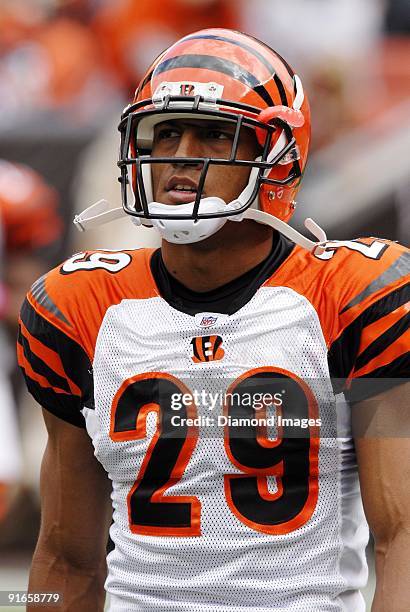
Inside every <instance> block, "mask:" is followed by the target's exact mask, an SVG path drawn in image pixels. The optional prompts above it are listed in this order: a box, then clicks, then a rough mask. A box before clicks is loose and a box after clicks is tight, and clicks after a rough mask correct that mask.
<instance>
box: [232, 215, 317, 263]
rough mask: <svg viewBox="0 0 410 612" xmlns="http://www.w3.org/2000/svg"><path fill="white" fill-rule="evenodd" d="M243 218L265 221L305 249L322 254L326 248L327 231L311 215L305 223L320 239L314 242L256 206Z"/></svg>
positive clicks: (264, 222) (259, 221)
mask: <svg viewBox="0 0 410 612" xmlns="http://www.w3.org/2000/svg"><path fill="white" fill-rule="evenodd" d="M243 218H244V219H252V220H253V221H256V222H257V223H263V224H264V225H269V226H270V227H273V228H274V229H275V230H277V231H278V232H280V233H281V234H283V235H284V236H286V238H289V240H292V242H294V243H295V244H298V245H299V246H301V247H303V248H304V249H307V250H308V251H310V252H311V253H313V254H317V255H321V254H322V253H323V251H324V250H325V246H326V242H327V236H326V233H325V231H324V230H323V229H322V228H321V227H320V226H319V225H318V224H317V223H315V221H313V219H311V218H310V217H309V218H308V219H305V222H304V225H305V227H306V229H307V230H309V232H310V233H311V234H313V235H314V236H315V237H316V238H317V239H318V242H313V240H309V238H306V236H303V234H301V233H300V232H298V231H297V230H295V229H294V228H293V227H291V226H290V225H288V224H287V223H285V222H284V221H281V220H280V219H278V218H277V217H274V216H273V215H268V213H265V212H263V211H261V210H257V209H255V208H248V209H247V210H246V211H245V212H244V214H243ZM234 219H235V218H234V217H232V219H231V220H232V221H233V220H234Z"/></svg>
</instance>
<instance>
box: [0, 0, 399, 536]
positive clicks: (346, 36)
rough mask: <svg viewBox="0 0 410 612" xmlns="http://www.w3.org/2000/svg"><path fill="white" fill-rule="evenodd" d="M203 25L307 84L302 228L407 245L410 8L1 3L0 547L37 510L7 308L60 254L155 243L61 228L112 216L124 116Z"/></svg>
mask: <svg viewBox="0 0 410 612" xmlns="http://www.w3.org/2000/svg"><path fill="white" fill-rule="evenodd" d="M206 27H229V28H233V29H238V30H243V31H246V32H247V33H249V34H252V35H255V36H257V37H259V38H261V39H262V40H264V41H265V42H267V43H268V44H270V45H271V46H272V47H273V48H275V49H276V50H278V51H279V52H280V53H281V54H282V55H283V56H284V57H286V58H287V59H288V60H289V62H290V63H291V64H292V65H293V66H294V67H295V68H296V70H297V72H298V73H299V74H301V76H302V77H303V82H304V84H305V87H306V89H307V91H308V92H309V96H310V100H311V104H312V117H313V156H312V169H311V170H310V171H309V172H308V173H307V176H306V188H305V191H303V190H302V194H304V195H301V200H303V201H304V204H303V213H302V214H303V217H306V216H310V214H312V211H313V212H314V214H315V216H317V217H318V219H319V220H320V221H322V218H321V211H322V210H323V214H324V216H325V226H327V229H330V230H332V231H333V232H334V231H335V229H338V230H339V231H340V233H339V234H338V235H334V234H333V235H332V237H335V238H344V237H346V236H343V235H341V234H343V232H344V231H345V230H344V228H348V229H349V232H351V230H352V228H353V229H354V230H355V232H356V230H357V232H359V231H361V230H362V231H366V232H367V234H368V235H369V233H370V234H372V233H377V231H378V230H379V229H381V233H382V234H383V237H390V238H394V239H398V238H400V239H401V240H402V241H404V242H406V241H407V242H408V240H409V233H408V232H409V231H410V230H409V228H410V223H409V217H410V213H409V207H408V196H409V193H410V184H409V179H408V176H409V166H410V162H409V160H408V155H407V156H406V154H405V151H406V147H407V151H408V145H409V142H410V119H409V113H408V111H409V107H410V61H409V60H410V37H409V32H410V3H409V1H408V0H326V1H324V0H116V1H115V2H112V1H110V0H2V1H1V3H0V136H1V137H0V157H1V158H3V159H2V160H1V161H0V253H1V260H0V262H1V264H0V279H1V280H0V353H1V356H0V363H1V366H2V367H1V369H0V402H1V403H0V406H1V414H2V417H1V418H2V427H1V428H0V548H1V546H2V545H3V544H4V542H10V529H9V525H13V516H14V513H15V512H16V507H17V506H18V505H21V503H20V504H19V503H18V500H21V499H27V498H28V496H30V495H31V496H32V498H33V499H34V501H33V506H34V508H35V507H36V504H37V498H36V495H37V493H36V492H37V488H36V487H37V485H36V483H37V480H38V470H39V457H41V454H42V450H43V447H44V442H45V434H44V428H43V426H42V423H41V419H40V416H39V415H40V410H39V409H38V408H34V407H33V406H32V404H31V403H30V400H28V398H27V397H26V396H25V395H24V393H23V392H22V390H21V389H20V388H19V378H18V376H17V375H14V376H13V371H14V369H15V360H14V349H13V347H12V345H13V342H14V336H15V333H16V331H15V330H16V321H17V314H18V309H19V305H20V303H21V301H22V299H23V297H24V294H25V292H26V291H27V289H28V287H29V286H30V284H31V282H32V281H34V280H35V279H36V278H37V277H38V276H40V275H41V274H43V273H44V272H45V271H46V270H47V269H48V268H50V267H51V266H53V265H55V264H56V263H57V261H58V260H59V259H61V258H62V257H63V256H64V255H67V254H68V253H69V252H70V251H71V252H72V251H78V250H81V249H83V248H98V247H105V248H127V247H130V246H141V245H143V244H148V243H149V244H153V242H154V240H155V238H154V234H153V232H151V231H150V230H147V229H146V230H145V232H144V230H143V229H142V230H141V231H140V230H136V228H135V227H134V226H133V225H132V224H131V223H128V220H127V219H125V220H123V221H118V222H116V225H112V226H108V227H107V229H104V228H101V229H100V230H98V231H95V232H90V234H89V235H85V236H82V235H77V236H75V235H74V234H73V233H72V232H71V229H70V228H71V224H70V222H69V221H70V218H72V216H73V214H74V213H75V212H78V211H80V210H82V209H83V208H86V207H87V206H89V205H90V204H92V203H93V202H94V201H96V200H98V199H100V198H102V197H105V198H107V199H109V200H110V201H113V204H117V202H118V189H119V188H118V183H117V181H116V176H117V171H116V155H117V147H118V144H117V133H116V123H118V119H119V116H120V112H121V109H122V108H123V107H124V106H125V105H126V104H127V103H128V102H129V100H130V99H131V97H132V93H133V91H134V90H135V89H136V87H137V84H138V82H139V78H140V77H141V75H142V73H143V72H144V71H145V69H146V67H147V66H148V65H149V64H150V63H151V61H152V60H153V59H154V58H155V57H156V56H157V55H158V54H159V53H160V52H161V51H162V50H163V49H164V48H166V47H167V46H168V45H169V44H171V43H172V42H173V41H175V40H176V39H178V38H179V37H181V36H183V35H185V34H188V33H190V32H192V31H195V30H199V29H202V28H206ZM406 117H407V119H406ZM301 208H302V207H301ZM316 209H317V210H318V214H317V215H316ZM356 212H357V215H356V214H355V213H356ZM372 215H373V216H372ZM355 222H356V223H357V225H356V226H355V225H354V223H355ZM138 232H140V233H138ZM379 233H380V232H379ZM350 237H353V236H352V235H350ZM33 415H35V416H33ZM16 500H17V501H16ZM15 524H16V521H15V520H14V525H15ZM5 526H6V527H5ZM34 531H35V528H34ZM16 538H17V539H18V536H16Z"/></svg>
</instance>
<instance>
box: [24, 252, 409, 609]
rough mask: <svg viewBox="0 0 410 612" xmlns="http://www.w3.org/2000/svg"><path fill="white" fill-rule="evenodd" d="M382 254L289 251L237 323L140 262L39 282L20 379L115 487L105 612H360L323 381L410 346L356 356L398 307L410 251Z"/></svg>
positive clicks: (357, 543) (77, 260)
mask: <svg viewBox="0 0 410 612" xmlns="http://www.w3.org/2000/svg"><path fill="white" fill-rule="evenodd" d="M380 244H382V246H383V257H380V258H379V259H377V260H376V259H370V263H369V262H366V263H367V265H366V275H365V276H364V275H363V269H362V267H361V266H362V264H363V262H362V260H361V257H362V258H363V255H362V253H359V252H357V250H356V251H355V250H352V249H350V248H349V247H348V246H346V245H344V246H343V248H341V249H340V251H339V252H337V253H336V251H335V257H334V258H333V257H331V258H329V259H328V260H319V259H317V258H314V257H313V256H312V255H310V254H309V253H307V252H305V251H304V250H303V249H299V248H298V247H296V248H295V249H293V251H292V253H291V254H290V255H289V257H288V258H287V259H286V261H285V262H284V263H283V264H282V266H281V267H280V268H279V269H277V270H275V272H274V273H273V275H272V276H271V277H269V278H268V280H267V281H266V282H264V283H263V285H262V286H260V287H259V288H258V289H257V290H256V292H255V293H254V295H253V296H252V297H251V298H250V299H249V301H247V303H245V304H244V305H242V307H241V308H239V309H238V310H237V311H236V312H234V313H232V314H229V315H228V314H226V313H218V312H216V313H215V312H202V313H197V314H195V315H192V314H187V313H186V312H183V311H181V310H178V309H176V308H175V307H173V306H171V305H170V304H169V303H168V302H167V301H166V300H165V299H164V298H163V297H162V296H161V295H160V294H159V291H158V287H157V286H156V284H155V280H154V278H153V276H152V274H151V271H150V267H149V261H150V257H151V256H152V252H151V251H146V250H139V251H128V252H124V253H118V252H115V253H113V252H94V253H83V254H77V255H76V256H74V257H72V258H71V259H70V260H68V262H65V264H63V265H62V266H60V267H58V268H56V269H55V270H54V271H53V272H51V273H50V274H49V275H47V276H46V277H43V278H42V279H39V281H37V283H36V284H35V285H34V286H33V288H32V290H31V292H30V294H29V295H28V298H27V301H26V303H25V305H24V306H23V309H22V314H21V335H20V341H19V359H20V364H21V366H22V368H23V370H24V372H25V376H26V379H27V384H28V386H29V388H30V390H31V391H32V393H33V395H35V397H37V399H39V401H41V403H42V404H43V406H45V407H46V408H47V409H49V410H51V411H53V412H54V413H55V414H58V415H59V416H61V418H64V419H65V420H67V421H69V422H71V423H73V424H74V425H78V426H83V427H86V429H87V432H88V433H89V435H90V438H91V439H92V443H93V445H94V449H95V456H96V457H97V459H98V460H99V461H100V462H101V464H102V465H103V467H104V468H105V470H106V471H107V473H108V475H109V478H110V479H111V481H112V503H113V523H112V526H111V530H110V535H111V539H112V541H113V544H114V548H113V550H112V551H111V552H110V553H109V555H108V558H107V562H108V577H107V580H106V590H107V592H108V593H109V594H110V607H109V610H110V612H119V611H127V612H137V611H141V612H142V611H147V612H148V611H149V612H151V611H156V610H158V611H164V612H165V611H171V610H173V611H182V610H186V611H189V612H227V611H230V612H251V611H252V612H253V611H255V610H257V611H259V612H268V611H269V612H270V611H276V612H285V611H292V612H330V611H331V610H334V611H335V612H336V611H337V612H342V611H349V612H364V610H365V604H364V601H363V598H362V596H361V594H360V591H359V589H360V588H361V587H362V586H364V585H365V584H366V580H367V566H366V560H365V547H366V544H367V541H368V528H367V524H366V521H365V519H364V514H363V508H362V503H361V497H360V489H359V482H358V474H357V465H356V458H355V452H354V445H353V441H352V439H351V434H350V425H349V421H350V412H349V407H348V404H347V403H346V402H345V400H344V397H343V395H339V394H337V395H336V394H335V393H336V391H335V388H334V384H333V385H332V380H331V378H332V377H334V376H337V377H340V378H343V377H345V378H348V377H350V380H354V379H359V378H360V377H361V376H362V374H363V372H365V373H366V374H368V373H369V371H375V370H376V369H377V368H380V367H382V365H381V364H384V367H386V368H387V369H386V372H388V365H389V363H390V362H387V363H386V359H385V356H386V355H387V353H389V354H391V355H393V353H394V351H395V352H396V355H397V354H399V355H400V351H401V352H402V353H403V351H404V347H403V346H402V345H400V338H397V337H396V338H395V339H394V342H390V343H389V342H387V340H386V343H387V344H386V345H385V346H382V345H381V344H380V341H379V343H378V345H377V347H378V351H379V355H380V359H379V361H378V359H377V355H376V354H374V352H373V354H372V355H371V359H369V360H368V362H366V360H365V357H363V355H364V353H365V351H366V350H367V351H368V349H369V346H371V344H372V342H374V341H375V339H374V338H373V339H372V340H371V341H370V340H369V338H368V337H367V336H366V329H367V326H369V325H371V323H372V322H374V320H379V319H382V318H383V316H385V315H387V314H388V313H389V312H391V311H396V310H397V309H399V310H400V308H401V305H402V304H403V303H404V302H401V301H402V300H403V299H404V297H403V295H402V294H403V292H404V289H405V279H404V276H403V275H402V274H401V273H398V269H400V270H401V267H400V266H401V265H402V263H403V258H405V260H406V261H407V264H408V254H407V253H406V252H405V250H404V249H402V248H401V247H398V246H397V245H394V244H389V243H384V242H383V243H380ZM386 244H388V246H387V247H386V248H384V245H386ZM363 245H364V247H363V248H365V246H366V245H367V243H366V242H363ZM336 258H338V261H337V265H336V264H335V263H334V260H336ZM341 264H343V265H341ZM387 272H388V273H387ZM393 272H396V277H395V278H394V280H393V281H392V277H393V276H394V274H393ZM376 279H377V281H378V282H377V283H374V281H375V280H376ZM372 283H374V285H373V288H372V289H369V287H370V286H371V284H372ZM393 296H394V297H393ZM376 305H378V306H377V308H376ZM364 313H367V316H366V318H365V317H363V314H364ZM372 313H374V314H373V318H372V316H371V315H372ZM403 313H404V311H403ZM360 317H362V321H363V323H362V324H360ZM358 322H359V323H358ZM359 325H360V327H357V326H359ZM352 326H356V327H352ZM352 329H354V330H357V332H358V334H359V341H358V343H357V346H356V348H355V349H352V348H351V344H349V343H348V342H347V339H349V338H350V335H349V331H351V330H352ZM385 332H386V330H384V336H386V333H385ZM34 336H35V338H36V343H33V340H32V338H33V337H34ZM360 337H362V339H363V343H364V344H361V341H360ZM350 343H351V340H350ZM41 344H43V345H44V351H43V353H42V349H41ZM20 347H21V348H20ZM52 351H55V352H58V354H59V355H61V362H62V367H61V368H60V370H59V371H56V368H55V366H54V368H53V365H52V363H51V361H50V352H52ZM33 354H35V357H36V358H35V359H34V358H33ZM39 359H41V360H42V361H43V362H45V363H48V366H47V367H48V369H49V370H50V372H47V371H46V369H45V368H43V369H42V371H41V372H40V370H39V363H38V361H39ZM47 359H48V362H47V361H46V360H47ZM360 359H361V361H360ZM369 364H371V365H369ZM369 368H373V370H369ZM51 369H53V370H54V371H53V372H51ZM57 396H58V402H57V399H56V398H57Z"/></svg>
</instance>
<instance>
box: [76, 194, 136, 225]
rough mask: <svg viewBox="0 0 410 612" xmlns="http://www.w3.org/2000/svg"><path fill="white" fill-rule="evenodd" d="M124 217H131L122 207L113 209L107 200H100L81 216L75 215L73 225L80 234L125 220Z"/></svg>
mask: <svg viewBox="0 0 410 612" xmlns="http://www.w3.org/2000/svg"><path fill="white" fill-rule="evenodd" d="M124 216H127V217H128V216H129V215H127V213H126V212H125V211H124V209H123V208H122V206H119V207H118V208H111V206H110V203H109V202H108V201H107V200H98V202H96V203H95V204H92V205H91V206H89V207H88V208H86V209H85V210H83V211H82V212H81V213H80V214H78V215H75V217H74V219H73V223H74V225H75V227H76V228H77V229H78V231H79V232H85V231H87V230H89V229H92V228H93V227H98V226H99V225H104V224H105V223H110V222H111V221H116V219H123V218H124Z"/></svg>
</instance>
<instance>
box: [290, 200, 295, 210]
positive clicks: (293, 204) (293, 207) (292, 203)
mask: <svg viewBox="0 0 410 612" xmlns="http://www.w3.org/2000/svg"><path fill="white" fill-rule="evenodd" d="M290 205H291V207H292V210H295V208H296V206H297V202H296V200H292V202H291V203H290Z"/></svg>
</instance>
